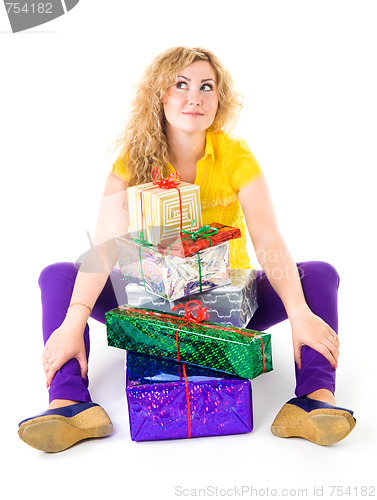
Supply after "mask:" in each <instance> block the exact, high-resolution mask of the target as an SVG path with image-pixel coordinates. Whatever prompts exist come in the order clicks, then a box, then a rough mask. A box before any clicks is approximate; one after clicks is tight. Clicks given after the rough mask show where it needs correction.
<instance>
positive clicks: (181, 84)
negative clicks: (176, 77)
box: [176, 82, 187, 89]
mask: <svg viewBox="0 0 377 500" xmlns="http://www.w3.org/2000/svg"><path fill="white" fill-rule="evenodd" d="M186 86H187V83H186V82H177V83H176V87H177V89H184V88H186Z"/></svg>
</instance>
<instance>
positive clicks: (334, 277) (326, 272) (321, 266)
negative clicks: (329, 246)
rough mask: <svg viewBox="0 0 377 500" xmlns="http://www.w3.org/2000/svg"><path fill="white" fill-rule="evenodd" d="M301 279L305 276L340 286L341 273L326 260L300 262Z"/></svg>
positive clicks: (298, 265)
mask: <svg viewBox="0 0 377 500" xmlns="http://www.w3.org/2000/svg"><path fill="white" fill-rule="evenodd" d="M297 267H298V269H299V273H300V277H301V280H302V279H303V278H305V277H309V276H310V277H311V278H316V279H317V280H318V281H320V282H323V283H331V284H334V285H335V286H336V287H338V286H339V274H338V271H337V270H336V269H335V267H334V266H333V265H332V264H329V263H328V262H324V261H310V262H300V263H299V264H297Z"/></svg>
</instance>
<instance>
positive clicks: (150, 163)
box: [19, 47, 355, 451]
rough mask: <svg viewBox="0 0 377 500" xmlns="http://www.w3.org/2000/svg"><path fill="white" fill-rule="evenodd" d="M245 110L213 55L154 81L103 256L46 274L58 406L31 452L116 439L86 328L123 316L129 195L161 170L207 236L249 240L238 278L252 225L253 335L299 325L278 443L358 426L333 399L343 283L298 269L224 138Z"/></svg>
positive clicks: (113, 176) (110, 207)
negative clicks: (122, 254) (119, 263)
mask: <svg viewBox="0 0 377 500" xmlns="http://www.w3.org/2000/svg"><path fill="white" fill-rule="evenodd" d="M240 107H241V105H240V101H239V98H238V95H237V94H236V93H235V92H234V89H233V84H232V80H231V78H230V76H229V74H228V72H227V71H226V70H225V69H224V68H223V67H222V65H221V64H220V62H219V61H218V59H217V58H216V57H215V56H214V55H213V54H212V53H211V52H209V51H207V50H204V49H190V48H185V47H176V48H173V49H169V50H167V51H166V52H164V53H163V54H161V55H159V56H158V57H157V58H155V60H154V61H153V62H152V64H151V65H150V66H149V68H148V69H147V71H146V73H145V75H144V78H143V80H142V81H141V82H140V85H139V88H138V91H137V94H136V98H135V101H134V106H133V109H132V112H131V115H130V118H129V121H128V125H127V127H126V129H125V131H124V133H123V134H122V135H121V136H120V138H119V141H118V142H119V144H120V145H121V153H120V155H119V157H118V159H117V161H116V162H115V164H114V166H113V170H112V172H111V173H110V174H109V175H108V177H107V181H106V185H105V190H104V195H103V199H102V204H101V208H100V213H99V218H98V224H97V230H96V235H95V241H94V243H95V246H94V247H93V249H92V251H91V252H89V255H88V257H87V258H86V260H85V261H84V263H83V265H82V266H81V268H80V271H79V272H77V271H76V269H75V266H74V265H73V264H68V263H63V264H55V265H52V266H49V267H47V268H46V269H44V270H43V271H42V273H41V277H40V281H39V283H40V286H41V292H42V305H43V333H44V341H45V348H44V351H43V366H44V371H45V374H46V380H47V386H48V387H49V389H50V390H49V394H50V406H49V409H48V410H47V411H46V412H43V413H42V414H40V415H38V416H36V417H32V418H29V419H26V420H25V421H23V422H21V424H20V428H19V435H20V437H21V439H23V440H24V441H25V442H27V443H28V444H30V445H32V446H34V447H36V448H38V449H42V450H45V451H61V450H63V449H66V448H67V447H69V446H71V445H72V444H74V443H76V442H78V441H80V440H82V439H85V438H88V437H101V436H106V435H109V434H110V433H111V431H112V424H111V421H110V419H109V417H108V416H107V414H106V412H105V411H104V410H103V409H102V408H101V407H100V406H99V405H97V404H95V403H92V401H91V398H90V395H89V392H88V379H87V359H88V355H89V330H88V326H87V320H88V317H89V316H91V317H93V318H95V319H98V320H99V321H102V322H104V313H105V312H106V311H108V310H110V309H112V308H113V307H116V306H117V305H118V303H117V300H116V296H115V293H114V290H113V287H112V286H111V282H110V279H109V271H110V269H112V267H113V265H114V264H115V261H116V253H115V251H114V248H113V245H112V242H113V238H114V236H116V235H119V234H123V233H125V232H127V228H128V215H127V211H126V208H125V207H126V206H127V204H126V200H125V193H126V187H127V186H130V185H135V184H141V183H145V182H149V181H150V175H151V170H152V167H155V166H157V167H158V170H159V173H160V174H161V175H163V176H164V177H166V176H167V175H169V174H170V173H172V172H175V171H176V172H178V173H179V176H180V178H181V179H182V180H183V181H186V182H190V183H196V184H198V185H200V188H201V203H202V218H203V225H205V224H208V223H210V222H212V221H214V220H216V221H218V222H221V223H224V224H227V225H231V226H236V227H239V228H240V229H241V233H242V237H241V238H240V239H238V240H232V241H231V242H230V249H231V266H232V267H233V268H249V267H250V262H249V258H248V255H247V252H246V234H245V226H244V223H243V217H244V219H245V221H246V225H247V228H248V231H249V234H250V237H251V240H252V243H253V245H254V248H255V252H256V256H257V258H258V262H259V263H260V265H261V267H262V269H263V270H260V271H258V272H257V294H258V304H259V307H258V310H257V312H256V313H255V315H254V317H253V318H252V320H251V321H250V323H249V325H248V327H249V328H252V329H255V330H264V329H266V328H268V327H269V326H272V325H274V324H276V323H278V322H280V321H283V320H284V319H287V318H288V319H289V321H290V323H291V327H292V341H293V350H294V359H295V362H296V379H297V385H296V398H293V399H291V400H290V401H288V403H286V404H285V405H284V406H283V408H282V409H281V410H280V412H279V413H278V415H277V417H276V418H275V420H274V422H273V424H272V427H271V430H272V432H273V434H275V435H276V436H279V437H290V436H298V437H302V438H305V439H308V440H310V441H313V442H315V443H318V444H322V445H327V444H332V443H335V442H337V441H339V440H341V439H343V438H344V437H345V436H346V435H348V434H349V432H351V430H352V429H353V427H354V426H355V419H354V418H353V412H352V411H350V410H347V409H344V408H339V407H337V406H335V404H336V403H335V398H334V390H335V370H336V367H337V363H338V356H339V341H338V337H337V288H338V283H339V278H338V275H337V273H336V271H335V269H334V268H333V267H332V266H330V265H329V264H326V263H323V262H307V263H301V264H298V265H296V264H295V263H294V261H293V260H292V257H291V256H290V254H289V251H288V249H287V246H286V244H285V242H284V240H283V239H282V237H281V235H280V232H279V229H278V226H277V223H276V219H275V215H274V210H273V207H272V203H271V200H270V196H269V193H268V188H267V184H266V180H265V177H264V176H263V172H262V170H261V168H260V166H259V164H258V162H257V161H256V159H255V157H254V156H253V155H252V153H251V152H250V150H249V148H248V147H247V145H246V144H245V142H244V141H242V140H239V139H236V138H232V137H231V136H230V135H228V134H227V133H226V132H225V131H226V130H228V129H229V128H230V126H231V124H232V123H233V121H234V119H235V118H236V117H237V115H238V111H239V110H240ZM105 242H106V243H105ZM98 262H101V266H100V267H99V265H98ZM111 277H112V283H113V285H114V284H115V285H116V283H117V282H119V281H120V276H119V274H117V273H116V271H113V272H112V274H111Z"/></svg>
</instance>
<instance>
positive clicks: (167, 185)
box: [151, 166, 181, 189]
mask: <svg viewBox="0 0 377 500" xmlns="http://www.w3.org/2000/svg"><path fill="white" fill-rule="evenodd" d="M157 175H158V167H157V166H155V167H153V169H152V172H151V176H152V180H153V184H154V185H155V186H157V187H159V188H161V189H173V188H175V187H177V186H179V185H180V183H181V179H180V178H179V175H178V173H177V172H173V173H172V174H170V175H168V176H167V177H165V178H164V177H161V179H160V180H157Z"/></svg>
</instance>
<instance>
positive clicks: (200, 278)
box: [116, 233, 230, 301]
mask: <svg viewBox="0 0 377 500" xmlns="http://www.w3.org/2000/svg"><path fill="white" fill-rule="evenodd" d="M131 234H132V233H128V234H126V235H124V236H120V237H118V238H116V243H117V247H118V256H119V267H120V271H121V273H122V276H123V278H124V279H125V280H126V281H127V282H129V283H130V282H131V283H137V284H138V285H141V286H142V288H143V289H144V290H145V291H147V292H151V293H152V294H155V295H157V296H159V297H162V298H164V299H168V300H169V301H173V300H177V299H181V298H182V297H188V296H192V295H194V294H197V293H201V292H205V291H207V290H211V289H213V288H215V287H218V286H224V285H226V284H229V283H230V258H229V242H228V241H227V242H225V243H222V244H221V245H217V246H214V247H210V248H206V249H205V250H201V251H200V252H197V253H196V254H194V255H192V256H190V257H186V258H182V257H178V256H176V255H162V254H160V253H159V252H158V251H157V247H156V246H154V245H151V244H149V243H147V242H144V243H143V242H140V241H138V240H137V239H136V238H134V239H132V236H131Z"/></svg>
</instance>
